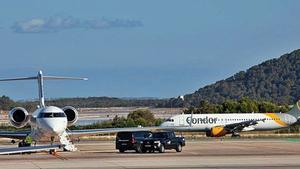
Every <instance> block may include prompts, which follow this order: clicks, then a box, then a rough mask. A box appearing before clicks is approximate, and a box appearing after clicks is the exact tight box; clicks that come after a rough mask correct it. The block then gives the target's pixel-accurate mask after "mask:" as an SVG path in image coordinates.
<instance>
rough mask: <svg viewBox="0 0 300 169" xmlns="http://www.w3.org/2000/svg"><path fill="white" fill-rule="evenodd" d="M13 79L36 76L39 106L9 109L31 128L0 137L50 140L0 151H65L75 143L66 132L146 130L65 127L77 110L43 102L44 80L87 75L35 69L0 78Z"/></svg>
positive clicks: (15, 122)
mask: <svg viewBox="0 0 300 169" xmlns="http://www.w3.org/2000/svg"><path fill="white" fill-rule="evenodd" d="M15 80H37V82H38V89H39V106H38V109H37V110H36V111H35V112H33V113H32V114H29V113H28V112H27V111H26V110H25V109H24V108H22V107H16V108H14V109H12V110H11V111H10V112H9V121H10V123H11V125H13V126H14V127H16V128H22V127H24V126H26V125H27V124H29V125H30V126H31V130H28V131H16V132H10V131H0V137H6V138H13V139H21V140H23V141H24V140H25V139H26V138H30V139H32V140H33V141H34V142H39V141H41V140H49V141H51V145H43V146H32V147H23V146H22V145H23V144H19V147H18V148H8V149H0V154H13V153H23V152H36V151H44V150H51V151H52V150H54V149H58V148H61V147H63V148H64V150H67V151H76V150H77V149H76V147H75V146H74V144H72V142H71V141H70V139H69V136H70V135H88V134H98V133H113V132H119V131H135V130H147V129H149V128H147V129H146V128H107V129H92V130H73V131H71V130H67V127H68V126H72V125H74V124H75V123H76V121H77V120H78V112H77V110H76V109H75V108H74V107H71V106H66V107H64V108H59V107H55V106H46V105H45V98H44V90H43V81H44V80H87V78H74V77H57V76H43V73H42V71H39V72H38V75H37V76H33V77H21V78H12V79H0V81H15ZM55 138H59V141H60V144H56V145H53V144H52V143H53V142H54V139H55Z"/></svg>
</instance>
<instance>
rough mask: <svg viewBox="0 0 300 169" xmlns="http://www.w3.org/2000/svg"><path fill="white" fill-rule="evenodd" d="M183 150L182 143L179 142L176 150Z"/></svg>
mask: <svg viewBox="0 0 300 169" xmlns="http://www.w3.org/2000/svg"><path fill="white" fill-rule="evenodd" d="M181 151H182V146H181V144H177V146H176V152H181Z"/></svg>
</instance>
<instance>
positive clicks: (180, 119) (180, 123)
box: [179, 116, 185, 126]
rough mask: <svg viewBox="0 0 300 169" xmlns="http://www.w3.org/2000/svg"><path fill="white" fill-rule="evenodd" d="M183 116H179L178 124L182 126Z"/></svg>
mask: <svg viewBox="0 0 300 169" xmlns="http://www.w3.org/2000/svg"><path fill="white" fill-rule="evenodd" d="M184 118H185V117H184V116H179V126H184Z"/></svg>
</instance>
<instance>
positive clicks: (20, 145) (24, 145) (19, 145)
mask: <svg viewBox="0 0 300 169" xmlns="http://www.w3.org/2000/svg"><path fill="white" fill-rule="evenodd" d="M30 146H31V144H30V143H26V141H25V140H22V141H21V142H19V144H18V147H30Z"/></svg>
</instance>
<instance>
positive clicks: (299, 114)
mask: <svg viewBox="0 0 300 169" xmlns="http://www.w3.org/2000/svg"><path fill="white" fill-rule="evenodd" d="M299 121H300V107H299V102H297V103H296V104H295V106H294V107H293V108H292V109H291V110H290V111H289V112H287V113H243V114H241V113H240V114H238V113H233V114H181V115H176V116H173V117H171V118H169V119H167V120H166V121H165V122H164V123H163V124H162V125H161V127H163V128H170V129H173V130H177V131H197V132H205V133H206V136H208V137H222V136H225V135H226V134H232V136H233V137H234V136H239V132H242V131H253V130H258V131H263V130H275V129H280V128H286V127H289V126H291V125H293V124H295V123H297V122H299Z"/></svg>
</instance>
